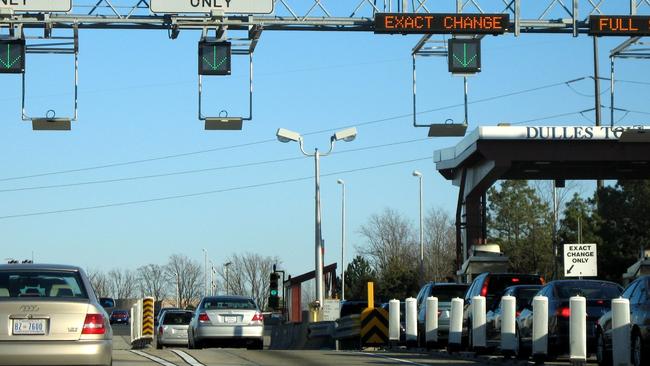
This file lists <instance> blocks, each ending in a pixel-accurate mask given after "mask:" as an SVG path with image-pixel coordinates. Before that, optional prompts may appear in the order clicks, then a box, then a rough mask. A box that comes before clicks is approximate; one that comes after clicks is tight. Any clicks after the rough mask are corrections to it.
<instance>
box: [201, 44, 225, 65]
mask: <svg viewBox="0 0 650 366" xmlns="http://www.w3.org/2000/svg"><path fill="white" fill-rule="evenodd" d="M212 57H213V60H212V62H210V61H208V59H206V58H205V56H203V62H205V63H206V64H208V65H209V66H210V68H211V69H212V70H218V69H219V67H221V65H223V63H224V62H226V61H227V60H228V56H224V57H223V58H222V59H221V60H220V61H219V62H217V46H213V47H212Z"/></svg>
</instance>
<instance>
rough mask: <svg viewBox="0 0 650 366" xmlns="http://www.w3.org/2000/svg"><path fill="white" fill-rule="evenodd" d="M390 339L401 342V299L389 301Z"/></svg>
mask: <svg viewBox="0 0 650 366" xmlns="http://www.w3.org/2000/svg"><path fill="white" fill-rule="evenodd" d="M388 340H390V341H396V342H399V300H395V299H393V300H390V301H389V302H388Z"/></svg>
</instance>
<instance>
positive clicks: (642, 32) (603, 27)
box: [589, 15, 650, 36]
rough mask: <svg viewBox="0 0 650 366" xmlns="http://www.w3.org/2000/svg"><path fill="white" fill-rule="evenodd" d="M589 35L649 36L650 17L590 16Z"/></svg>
mask: <svg viewBox="0 0 650 366" xmlns="http://www.w3.org/2000/svg"><path fill="white" fill-rule="evenodd" d="M589 34H590V35H593V36H650V16H638V15H592V16H590V17H589Z"/></svg>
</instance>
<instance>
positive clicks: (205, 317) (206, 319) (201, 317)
mask: <svg viewBox="0 0 650 366" xmlns="http://www.w3.org/2000/svg"><path fill="white" fill-rule="evenodd" d="M199 321H200V322H209V321H210V317H209V316H208V314H206V313H201V314H199Z"/></svg>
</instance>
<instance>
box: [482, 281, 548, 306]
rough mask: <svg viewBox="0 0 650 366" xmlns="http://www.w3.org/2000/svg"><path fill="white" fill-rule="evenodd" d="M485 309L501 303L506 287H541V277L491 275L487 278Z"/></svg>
mask: <svg viewBox="0 0 650 366" xmlns="http://www.w3.org/2000/svg"><path fill="white" fill-rule="evenodd" d="M487 280H488V281H489V282H488V289H487V296H486V307H487V309H492V308H494V306H496V305H498V303H499V301H501V296H503V292H504V291H505V289H506V287H510V286H516V285H541V284H542V277H540V276H535V275H516V274H513V275H492V276H488V277H487Z"/></svg>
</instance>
